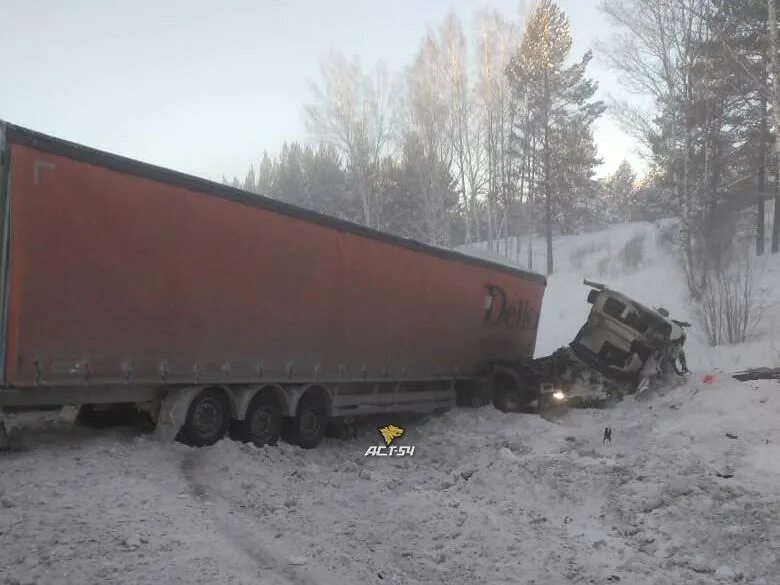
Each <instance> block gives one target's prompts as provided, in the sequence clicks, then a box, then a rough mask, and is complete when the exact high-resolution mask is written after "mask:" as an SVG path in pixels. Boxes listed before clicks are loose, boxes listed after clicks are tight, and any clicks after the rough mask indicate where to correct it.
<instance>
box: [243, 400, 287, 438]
mask: <svg viewBox="0 0 780 585" xmlns="http://www.w3.org/2000/svg"><path fill="white" fill-rule="evenodd" d="M281 429H282V409H281V407H280V406H279V401H278V400H276V397H275V396H274V395H273V394H272V393H268V392H264V393H261V394H258V395H257V396H255V397H254V398H253V399H252V401H251V402H250V403H249V407H248V408H247V410H246V417H245V418H244V420H242V421H240V422H239V424H238V438H239V440H241V441H244V442H245V443H250V442H251V443H254V444H255V445H256V446H257V447H262V446H263V445H276V443H277V441H278V440H279V433H280V432H281Z"/></svg>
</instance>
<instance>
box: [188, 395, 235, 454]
mask: <svg viewBox="0 0 780 585" xmlns="http://www.w3.org/2000/svg"><path fill="white" fill-rule="evenodd" d="M229 425H230V404H229V403H228V398H227V396H225V393H224V392H222V390H219V389H217V388H207V389H206V390H202V391H201V392H199V393H198V394H196V395H195V398H193V399H192V402H190V407H189V409H188V410H187V418H186V419H185V421H184V425H183V426H182V427H181V431H179V435H178V436H177V439H179V440H180V441H181V442H182V443H185V444H187V445H191V446H193V447H205V446H208V445H213V444H214V443H216V442H217V441H219V440H220V439H221V438H222V437H224V436H225V433H227V430H228V426H229Z"/></svg>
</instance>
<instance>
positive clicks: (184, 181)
mask: <svg viewBox="0 0 780 585" xmlns="http://www.w3.org/2000/svg"><path fill="white" fill-rule="evenodd" d="M0 128H2V129H3V130H5V137H6V143H7V144H18V145H20V146H28V147H31V148H35V149H38V150H42V151H44V152H49V153H51V154H54V155H60V156H66V157H69V158H73V159H76V160H79V161H82V162H85V163H88V164H93V165H97V166H101V167H105V168H108V169H111V170H114V171H118V172H121V173H125V174H129V175H134V176H137V177H141V178H145V179H150V180H153V181H159V182H162V183H168V184H171V185H176V186H178V187H183V188H185V189H189V190H191V191H196V192H198V193H202V194H204V195H212V196H215V197H220V198H222V199H227V200H230V201H233V202H236V203H241V204H244V205H248V206H250V207H257V208H260V209H266V210H268V211H272V212H274V213H279V214H282V215H286V216H288V217H293V218H295V219H300V220H303V221H309V222H313V223H317V224H320V225H324V226H326V227H330V228H332V229H336V230H339V231H343V232H349V233H353V234H355V235H359V236H363V237H366V238H370V239H373V240H379V241H382V242H385V243H388V244H391V245H395V246H399V247H403V248H407V249H410V250H413V251H416V252H420V253H424V254H430V255H433V256H437V257H440V258H443V259H446V260H452V261H454V262H462V263H465V264H472V265H475V266H481V267H485V268H490V269H492V270H497V271H500V272H505V273H509V274H513V275H517V276H523V277H525V278H529V279H531V280H536V281H540V282H543V283H545V284H546V283H547V278H546V277H545V276H544V275H542V274H539V273H538V272H533V271H529V270H524V269H522V268H514V267H512V266H508V265H506V264H500V263H498V262H492V261H490V260H484V259H482V258H478V257H475V256H470V255H468V254H464V253H462V252H456V251H454V250H449V249H446V248H438V247H436V246H432V245H429V244H424V243H422V242H418V241H417V240H412V239H408V238H402V237H400V236H395V235H393V234H388V233H386V232H382V231H379V230H376V229H373V228H368V227H365V226H363V225H360V224H358V223H353V222H350V221H346V220H343V219H338V218H335V217H331V216H329V215H325V214H322V213H318V212H316V211H311V210H309V209H305V208H303V207H298V206H296V205H292V204H289V203H284V202H282V201H278V200H276V199H272V198H270V197H267V196H264V195H258V194H255V193H250V192H248V191H244V190H242V189H237V188H235V187H231V186H229V185H223V184H221V183H217V182H215V181H210V180H208V179H203V178H200V177H196V176H194V175H188V174H186V173H182V172H179V171H174V170H171V169H168V168H165V167H160V166H157V165H153V164H150V163H146V162H142V161H139V160H135V159H131V158H128V157H124V156H120V155H117V154H113V153H110V152H106V151H103V150H98V149H96V148H91V147H88V146H84V145H82V144H78V143H76V142H71V141H68V140H64V139H62V138H56V137H54V136H49V135H46V134H43V133H41V132H37V131H35V130H30V129H29V128H24V127H22V126H17V125H14V124H11V123H10V122H6V121H3V120H0Z"/></svg>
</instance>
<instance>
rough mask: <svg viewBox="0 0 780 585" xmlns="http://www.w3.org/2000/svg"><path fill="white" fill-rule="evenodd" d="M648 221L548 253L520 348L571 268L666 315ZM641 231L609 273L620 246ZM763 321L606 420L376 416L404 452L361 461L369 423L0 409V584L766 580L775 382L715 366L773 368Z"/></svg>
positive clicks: (775, 570)
mask: <svg viewBox="0 0 780 585" xmlns="http://www.w3.org/2000/svg"><path fill="white" fill-rule="evenodd" d="M653 229H655V228H652V227H650V226H648V224H629V225H627V226H619V227H616V228H614V229H612V230H608V231H606V232H604V233H602V234H596V235H595V236H596V237H594V235H591V236H590V238H589V241H588V240H586V239H585V238H584V237H583V236H579V237H578V238H579V239H576V238H571V239H570V240H569V241H568V243H566V242H563V244H565V245H566V246H568V247H569V252H568V253H564V252H563V251H561V252H560V262H561V264H562V270H561V273H560V274H556V275H555V276H553V277H552V278H550V283H549V290H548V294H547V298H546V301H545V305H544V308H543V315H542V323H541V335H540V340H539V347H538V348H537V349H538V352H539V353H544V352H546V351H550V350H552V349H555V348H556V347H558V346H560V345H562V344H564V343H565V342H567V341H568V340H569V339H570V338H571V336H572V335H573V333H574V331H576V329H577V327H579V324H580V323H581V321H582V318H583V317H584V315H585V314H586V312H587V310H588V305H587V304H586V303H585V302H584V300H585V294H586V290H587V289H586V288H585V287H583V286H582V285H581V279H582V277H583V276H592V277H594V278H596V279H599V280H602V281H606V282H607V283H608V284H610V285H612V286H614V287H615V288H619V289H620V290H624V291H625V292H627V293H628V294H630V295H634V296H636V297H637V298H639V299H640V300H643V301H645V302H646V303H647V304H649V305H658V304H664V305H665V306H667V307H668V308H669V309H670V310H671V311H672V313H673V314H674V315H679V316H681V317H683V318H684V317H688V315H687V314H686V313H685V311H686V310H688V309H689V307H688V305H687V304H686V301H685V299H684V290H683V289H682V288H681V285H678V284H677V282H678V278H677V276H678V275H677V274H676V273H675V272H674V271H675V270H678V268H677V267H676V265H675V264H674V261H673V258H672V257H671V256H669V255H668V254H666V253H665V252H664V248H663V245H659V244H658V239H657V238H655V237H651V234H655V232H653V231H652V230H653ZM641 233H644V234H646V235H645V237H646V238H647V239H646V246H647V249H646V253H645V254H644V257H643V262H642V263H641V264H640V265H639V266H633V267H631V268H628V267H627V266H626V265H625V263H624V262H623V260H622V259H621V256H620V250H622V249H623V247H624V246H625V243H626V242H628V241H630V240H631V239H633V238H635V237H637V234H641ZM621 241H623V244H622V247H621V243H620V242H621ZM592 242H597V243H598V242H604V244H603V245H602V244H598V245H592ZM581 249H586V250H587V253H585V252H581V253H580V252H578V250H581ZM605 258H606V259H607V260H606V261H605V260H604V259H605ZM569 262H570V263H571V264H567V263H569ZM768 270H769V272H770V273H771V274H774V273H773V272H772V267H771V266H770V267H769V269H768ZM778 288H780V287H778ZM769 321H771V319H769V320H768V322H769ZM765 325H766V324H765ZM771 331H772V328H771V326H768V325H767V326H766V327H765V330H764V331H762V333H761V335H760V336H759V338H758V339H757V340H756V341H755V342H754V343H753V344H752V345H749V346H736V347H731V348H723V349H720V350H718V351H717V352H715V351H713V350H712V349H711V348H708V347H707V346H706V343H703V340H701V339H699V338H696V337H695V338H694V339H693V340H692V343H691V348H690V353H691V354H692V355H691V360H690V361H691V362H692V365H693V366H694V368H695V370H696V371H695V373H694V374H693V375H691V377H690V379H689V380H688V383H687V384H685V385H682V386H678V387H676V388H670V389H667V390H665V391H664V392H663V393H661V394H655V395H643V396H642V397H641V399H637V398H633V397H631V398H629V399H627V400H626V401H624V402H623V403H621V404H619V405H618V406H616V407H615V408H612V409H609V410H589V411H583V410H581V411H571V412H568V413H563V412H562V413H558V414H557V415H555V416H550V417H547V418H541V417H538V416H532V415H514V414H502V413H500V412H498V411H496V410H495V409H493V408H491V407H485V408H482V409H479V410H470V409H455V410H453V411H451V412H449V413H447V414H444V415H440V416H433V417H427V418H423V419H403V418H394V417H393V418H392V420H387V421H385V422H392V423H394V424H400V425H401V426H404V427H406V433H405V434H404V436H403V437H402V438H401V439H400V441H401V443H402V444H406V445H415V448H416V450H415V454H414V456H413V457H403V458H370V457H364V452H365V450H366V448H367V447H368V446H370V445H376V444H379V442H380V440H381V439H380V436H379V434H378V432H377V430H376V423H373V422H366V423H364V424H363V426H362V427H361V429H360V433H359V435H358V437H357V438H356V439H353V440H350V441H339V440H335V439H332V440H327V441H326V442H325V443H324V444H323V445H321V446H320V447H319V448H317V449H315V450H313V451H305V450H302V449H298V448H295V447H292V446H289V445H286V444H280V445H279V446H278V447H274V448H260V449H258V448H255V447H253V446H248V445H242V444H238V443H233V442H230V441H223V442H221V443H219V444H217V445H216V446H214V447H211V448H206V449H193V448H188V447H185V446H183V445H178V444H163V443H159V442H156V441H154V440H153V439H152V438H151V436H149V435H145V434H142V433H140V432H138V431H135V430H133V429H114V430H111V431H91V430H87V429H83V428H77V427H76V428H74V427H72V425H71V421H72V417H73V412H72V411H68V410H65V411H63V412H62V413H58V414H53V415H41V414H30V415H17V416H16V417H14V418H12V419H11V421H10V422H11V424H12V427H13V429H12V430H13V431H14V433H15V434H16V435H17V441H18V444H20V445H21V446H22V447H21V449H19V450H17V451H14V452H11V453H6V454H0V585H11V584H13V585H20V584H37V585H66V584H68V585H69V584H73V585H77V584H78V585H82V584H85V583H121V584H123V585H124V584H132V583H139V584H140V583H143V584H147V583H150V582H154V583H158V584H161V585H169V584H171V585H172V584H206V583H209V584H213V583H230V584H252V585H279V584H296V585H303V584H306V585H315V584H316V585H331V584H346V585H351V584H355V585H357V584H360V585H366V584H370V583H376V584H381V583H388V584H404V585H418V584H419V585H422V584H439V583H440V584H445V583H446V584H454V585H460V584H463V585H472V584H510V583H512V584H517V583H522V584H537V585H557V584H568V583H583V584H590V583H597V584H602V583H604V584H605V583H625V584H630V585H645V584H647V585H678V584H679V585H689V584H697V585H698V584H702V585H703V584H712V583H750V584H756V585H762V584H763V585H775V584H776V583H777V582H778V577H777V575H778V574H780V424H778V421H780V385H778V384H777V383H775V382H769V381H761V382H749V383H740V382H736V381H734V380H732V379H731V378H729V377H728V376H727V375H726V374H725V373H722V372H721V370H723V371H731V370H732V369H734V367H737V366H743V365H777V364H776V363H775V362H774V361H772V360H776V359H777V357H776V356H777V354H776V353H775V350H774V346H773V342H772V335H771ZM762 360H764V361H762ZM707 374H714V379H710V378H707V381H711V382H712V383H706V382H705V381H704V380H705V375H707ZM606 426H609V427H611V428H612V443H611V444H610V443H607V444H603V443H602V434H603V430H604V427H606Z"/></svg>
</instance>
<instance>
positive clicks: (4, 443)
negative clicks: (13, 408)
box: [0, 420, 11, 451]
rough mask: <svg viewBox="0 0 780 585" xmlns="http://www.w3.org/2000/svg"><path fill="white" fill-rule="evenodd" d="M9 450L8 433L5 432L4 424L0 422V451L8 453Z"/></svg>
mask: <svg viewBox="0 0 780 585" xmlns="http://www.w3.org/2000/svg"><path fill="white" fill-rule="evenodd" d="M10 448H11V441H10V440H9V439H8V432H7V431H6V430H5V423H4V422H3V421H2V420H0V451H8V450H9V449H10Z"/></svg>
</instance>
